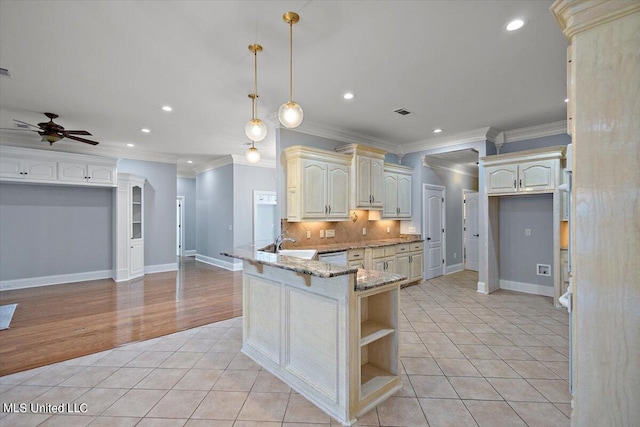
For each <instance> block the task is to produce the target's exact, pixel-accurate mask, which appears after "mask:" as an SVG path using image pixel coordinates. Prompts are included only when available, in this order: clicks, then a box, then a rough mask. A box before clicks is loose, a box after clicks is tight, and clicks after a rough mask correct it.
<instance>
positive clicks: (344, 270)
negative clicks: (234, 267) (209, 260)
mask: <svg viewBox="0 0 640 427" xmlns="http://www.w3.org/2000/svg"><path fill="white" fill-rule="evenodd" d="M221 255H224V256H228V257H231V258H237V259H241V260H244V261H251V262H256V263H258V264H263V265H269V266H272V267H276V268H282V269H284V270H290V271H295V272H298V273H303V274H308V275H310V276H317V277H324V278H327V277H335V276H342V275H345V274H356V273H357V276H356V283H355V290H356V291H364V290H367V289H372V288H375V287H378V286H383V285H387V284H389V283H394V282H399V281H401V280H405V279H406V278H407V277H406V276H402V275H400V274H393V273H385V272H382V271H375V270H364V269H358V268H356V267H349V266H346V265H340V264H331V263H328V262H321V261H316V260H308V259H302V258H296V257H290V256H286V255H280V254H274V253H269V252H263V251H261V250H259V249H258V248H256V247H255V246H253V245H247V246H242V247H239V248H234V249H233V250H230V251H226V252H221Z"/></svg>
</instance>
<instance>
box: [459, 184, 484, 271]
mask: <svg viewBox="0 0 640 427" xmlns="http://www.w3.org/2000/svg"><path fill="white" fill-rule="evenodd" d="M467 193H478V204H479V202H480V192H479V191H478V190H471V189H468V188H463V189H462V269H463V270H466V269H467V239H466V235H467V224H466V219H467V204H466V203H465V201H466V200H467V197H466V195H467ZM479 216H480V210H479V209H478V217H479ZM479 226H480V218H478V227H479ZM479 240H480V239H478V264H480V253H479V252H480V251H479V246H480V242H479ZM472 271H473V270H472Z"/></svg>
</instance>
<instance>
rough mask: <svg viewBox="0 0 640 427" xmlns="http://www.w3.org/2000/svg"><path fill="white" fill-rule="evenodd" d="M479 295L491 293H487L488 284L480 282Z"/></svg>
mask: <svg viewBox="0 0 640 427" xmlns="http://www.w3.org/2000/svg"><path fill="white" fill-rule="evenodd" d="M477 292H478V293H481V294H485V295H489V292H488V291H487V284H486V283H484V282H478V291H477Z"/></svg>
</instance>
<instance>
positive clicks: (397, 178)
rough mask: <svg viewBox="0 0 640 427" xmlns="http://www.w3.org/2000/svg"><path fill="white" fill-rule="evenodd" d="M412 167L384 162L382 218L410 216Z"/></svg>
mask: <svg viewBox="0 0 640 427" xmlns="http://www.w3.org/2000/svg"><path fill="white" fill-rule="evenodd" d="M412 175H413V168H408V167H406V166H400V165H394V164H389V163H385V164H384V203H383V207H382V217H383V218H411V183H412Z"/></svg>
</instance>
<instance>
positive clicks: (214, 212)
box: [196, 165, 234, 262]
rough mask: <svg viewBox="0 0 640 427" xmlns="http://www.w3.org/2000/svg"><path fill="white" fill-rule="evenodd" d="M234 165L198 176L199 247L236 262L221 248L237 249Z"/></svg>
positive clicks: (197, 245)
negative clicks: (234, 233) (234, 225)
mask: <svg viewBox="0 0 640 427" xmlns="http://www.w3.org/2000/svg"><path fill="white" fill-rule="evenodd" d="M233 214H234V212H233V165H226V166H222V167H219V168H216V169H212V170H208V171H205V172H201V173H199V174H198V175H197V177H196V229H197V235H196V251H197V253H198V254H199V255H204V256H207V257H211V258H216V259H222V260H225V261H228V262H233V259H232V258H228V257H223V256H222V255H220V252H221V251H224V250H229V249H233V247H234V244H233V230H230V229H229V227H230V226H231V227H232V228H233Z"/></svg>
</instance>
